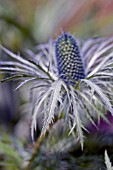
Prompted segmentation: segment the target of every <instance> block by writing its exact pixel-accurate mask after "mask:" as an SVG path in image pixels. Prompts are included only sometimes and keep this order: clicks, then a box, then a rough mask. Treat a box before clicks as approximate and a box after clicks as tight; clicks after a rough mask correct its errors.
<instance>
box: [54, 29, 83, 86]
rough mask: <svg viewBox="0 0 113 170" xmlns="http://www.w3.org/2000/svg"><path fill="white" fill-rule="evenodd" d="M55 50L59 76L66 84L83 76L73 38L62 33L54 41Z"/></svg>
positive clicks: (80, 60) (79, 57)
mask: <svg viewBox="0 0 113 170" xmlns="http://www.w3.org/2000/svg"><path fill="white" fill-rule="evenodd" d="M55 52H56V59H57V66H58V72H59V76H60V77H61V78H62V79H63V80H64V81H65V82H66V83H67V84H72V85H74V84H75V81H77V80H79V79H83V78H85V74H84V67H83V62H82V59H81V56H80V53H79V48H78V45H77V42H76V40H75V38H74V37H73V36H72V35H70V34H69V33H65V32H64V33H63V34H62V35H61V36H59V37H58V39H57V40H56V42H55Z"/></svg>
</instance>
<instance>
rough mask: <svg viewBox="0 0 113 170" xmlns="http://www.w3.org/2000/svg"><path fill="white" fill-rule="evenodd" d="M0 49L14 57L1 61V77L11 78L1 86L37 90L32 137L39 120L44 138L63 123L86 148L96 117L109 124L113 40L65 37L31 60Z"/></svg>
mask: <svg viewBox="0 0 113 170" xmlns="http://www.w3.org/2000/svg"><path fill="white" fill-rule="evenodd" d="M78 44H79V45H80V46H78ZM1 48H2V49H3V50H4V51H5V52H6V53H7V54H8V55H9V57H10V61H9V60H8V61H0V73H1V74H4V73H10V77H7V78H6V79H3V80H1V82H4V81H9V80H19V81H20V82H21V83H20V84H19V85H18V87H17V89H19V88H20V87H22V86H23V85H25V84H26V83H27V84H28V83H29V85H30V88H31V89H36V93H35V97H36V98H37V99H36V103H35V105H34V106H33V108H34V109H33V110H34V113H33V116H32V123H31V134H32V138H33V136H34V132H35V130H36V125H37V118H38V116H40V115H43V126H42V132H41V134H44V133H45V132H46V130H47V129H48V128H49V127H50V125H51V124H52V123H54V118H56V117H57V118H63V119H64V121H65V125H68V128H69V129H70V130H69V134H70V133H72V134H73V135H75V136H76V138H77V140H79V141H80V143H81V147H82V148H83V143H84V134H83V130H86V128H85V123H86V122H88V121H90V122H91V123H92V124H93V125H95V121H94V120H95V118H100V117H101V118H102V119H104V120H105V121H106V122H107V123H108V124H109V120H108V119H107V117H106V114H105V113H106V111H109V112H110V113H111V115H113V108H112V98H113V95H112V90H113V83H112V82H113V52H112V50H113V37H111V38H94V39H93V38H92V39H88V40H86V41H80V40H76V39H75V37H74V36H72V35H70V34H69V33H65V32H64V33H63V34H62V35H60V36H59V37H58V38H57V39H56V40H50V41H49V42H48V43H45V44H41V45H39V46H38V47H37V48H38V54H34V53H33V52H30V51H28V54H29V59H25V58H23V57H21V56H20V55H17V54H14V53H12V52H11V51H9V50H8V49H6V48H4V47H1ZM95 126H96V125H95Z"/></svg>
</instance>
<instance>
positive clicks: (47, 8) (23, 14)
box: [0, 0, 113, 51]
mask: <svg viewBox="0 0 113 170" xmlns="http://www.w3.org/2000/svg"><path fill="white" fill-rule="evenodd" d="M61 30H63V31H70V32H71V33H75V34H76V36H77V37H81V38H87V37H94V36H110V35H112V34H113V0H108V1H106V0H99V1H98V0H79V1H78V0H57V1H56V0H0V43H2V44H4V45H5V46H7V47H9V48H11V49H13V50H14V51H17V50H20V49H24V48H30V47H32V46H34V45H36V44H38V43H41V42H45V41H47V40H48V39H49V38H50V37H56V36H58V34H59V33H60V32H61Z"/></svg>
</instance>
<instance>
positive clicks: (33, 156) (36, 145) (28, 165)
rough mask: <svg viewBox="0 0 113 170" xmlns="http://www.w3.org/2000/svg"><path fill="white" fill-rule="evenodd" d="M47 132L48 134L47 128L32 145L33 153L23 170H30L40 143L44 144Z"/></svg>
mask: <svg viewBox="0 0 113 170" xmlns="http://www.w3.org/2000/svg"><path fill="white" fill-rule="evenodd" d="M48 132H49V128H48V129H47V130H46V132H45V133H44V134H42V135H41V136H40V137H39V138H38V139H37V141H36V143H35V145H34V151H33V153H32V155H31V158H30V160H29V162H28V164H27V166H26V167H25V169H24V170H31V166H32V163H33V161H34V160H35V158H36V157H37V155H38V152H39V150H40V147H41V145H42V143H43V142H44V140H45V138H46V137H47V136H48Z"/></svg>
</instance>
